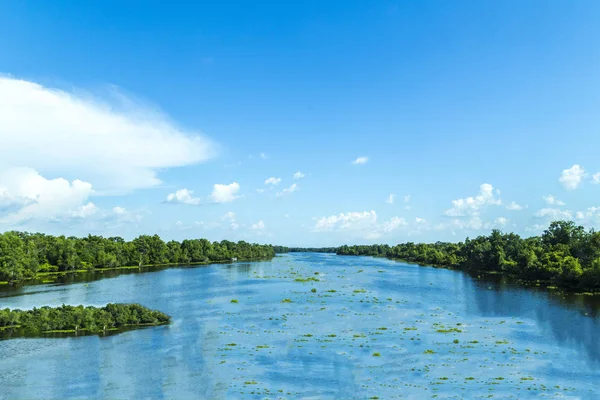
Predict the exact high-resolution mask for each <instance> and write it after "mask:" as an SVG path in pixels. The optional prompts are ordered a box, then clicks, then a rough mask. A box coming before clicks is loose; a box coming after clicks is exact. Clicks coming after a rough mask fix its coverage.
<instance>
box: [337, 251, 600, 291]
mask: <svg viewBox="0 0 600 400" xmlns="http://www.w3.org/2000/svg"><path fill="white" fill-rule="evenodd" d="M337 255H339V256H348V257H356V256H359V255H349V254H337ZM371 257H374V258H385V259H387V260H391V261H396V262H401V263H405V264H413V265H418V266H419V267H430V268H441V269H449V270H452V271H460V272H464V273H466V274H468V275H469V276H471V277H472V278H473V279H480V278H482V277H492V276H499V277H502V278H505V279H507V280H508V282H510V283H513V284H515V285H519V286H523V287H526V288H527V287H530V288H531V287H535V288H543V289H546V290H552V291H555V292H562V293H568V294H574V295H585V296H597V295H600V289H589V290H582V289H580V288H576V287H569V286H560V285H557V283H556V282H553V281H552V280H550V279H545V280H543V279H526V278H523V277H521V276H519V275H518V274H515V273H513V274H511V273H509V272H505V271H488V270H482V269H467V268H464V267H461V266H456V265H444V264H428V263H423V262H417V261H410V260H406V259H402V258H394V257H389V256H371Z"/></svg>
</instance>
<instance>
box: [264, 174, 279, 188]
mask: <svg viewBox="0 0 600 400" xmlns="http://www.w3.org/2000/svg"><path fill="white" fill-rule="evenodd" d="M279 182H281V178H275V177H274V176H272V177H270V178H268V179H267V180H265V185H273V186H274V185H277V184H278V183H279Z"/></svg>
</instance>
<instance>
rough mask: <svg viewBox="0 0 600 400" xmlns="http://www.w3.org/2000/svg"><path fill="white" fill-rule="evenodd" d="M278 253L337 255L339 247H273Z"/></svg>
mask: <svg viewBox="0 0 600 400" xmlns="http://www.w3.org/2000/svg"><path fill="white" fill-rule="evenodd" d="M273 248H274V249H275V252H276V253H335V252H337V250H338V248H337V247H285V246H273Z"/></svg>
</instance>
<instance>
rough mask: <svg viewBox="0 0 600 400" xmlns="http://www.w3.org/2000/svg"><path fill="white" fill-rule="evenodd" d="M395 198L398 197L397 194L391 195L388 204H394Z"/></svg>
mask: <svg viewBox="0 0 600 400" xmlns="http://www.w3.org/2000/svg"><path fill="white" fill-rule="evenodd" d="M394 197H396V195H395V194H390V195H389V196H388V198H387V200H386V201H385V202H386V203H387V204H394Z"/></svg>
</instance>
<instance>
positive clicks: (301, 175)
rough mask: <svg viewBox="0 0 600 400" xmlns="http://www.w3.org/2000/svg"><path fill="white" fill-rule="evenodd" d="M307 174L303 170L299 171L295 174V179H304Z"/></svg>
mask: <svg viewBox="0 0 600 400" xmlns="http://www.w3.org/2000/svg"><path fill="white" fill-rule="evenodd" d="M305 176H306V175H304V174H303V173H302V172H300V171H298V172H296V173H295V174H294V179H302V178H304V177H305Z"/></svg>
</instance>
